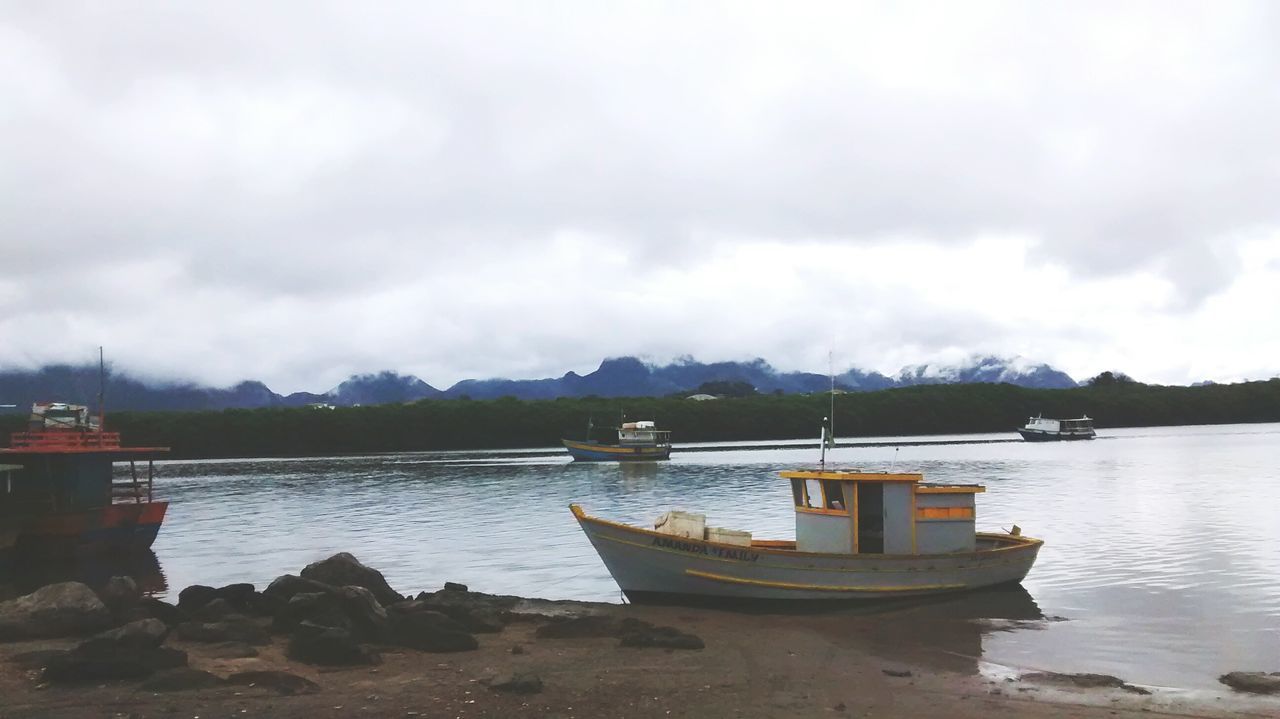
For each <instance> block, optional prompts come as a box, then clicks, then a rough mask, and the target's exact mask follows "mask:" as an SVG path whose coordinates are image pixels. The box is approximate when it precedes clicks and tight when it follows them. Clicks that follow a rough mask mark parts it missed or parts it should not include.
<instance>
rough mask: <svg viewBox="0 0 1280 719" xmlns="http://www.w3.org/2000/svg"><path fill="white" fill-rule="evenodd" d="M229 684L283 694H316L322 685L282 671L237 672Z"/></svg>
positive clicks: (230, 678) (229, 678)
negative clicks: (271, 690) (270, 690)
mask: <svg viewBox="0 0 1280 719" xmlns="http://www.w3.org/2000/svg"><path fill="white" fill-rule="evenodd" d="M226 681H227V683H228V684H235V685H237V686H246V687H263V688H265V689H273V690H275V691H277V692H279V693H281V694H315V693H316V692H318V691H320V685H319V684H316V683H315V682H313V681H311V680H310V679H307V678H305V677H300V676H298V675H297V674H290V673H288V672H280V671H253V672H237V673H235V674H232V675H231V676H229V677H227V680H226Z"/></svg>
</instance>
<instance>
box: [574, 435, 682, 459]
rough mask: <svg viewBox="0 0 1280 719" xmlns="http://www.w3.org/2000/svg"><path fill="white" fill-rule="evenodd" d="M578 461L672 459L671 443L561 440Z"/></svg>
mask: <svg viewBox="0 0 1280 719" xmlns="http://www.w3.org/2000/svg"><path fill="white" fill-rule="evenodd" d="M560 441H561V442H562V443H563V444H564V448H565V449H567V450H569V454H570V455H571V456H572V457H573V458H574V460H575V461H578V462H655V461H659V460H663V459H671V445H615V444H599V443H598V442H578V441H576V440H572V439H562V440H560Z"/></svg>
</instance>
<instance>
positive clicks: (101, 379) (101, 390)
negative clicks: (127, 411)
mask: <svg viewBox="0 0 1280 719" xmlns="http://www.w3.org/2000/svg"><path fill="white" fill-rule="evenodd" d="M106 397H107V364H106V361H105V360H104V359H103V355H102V345H98V431H99V432H101V431H102V430H104V429H106V416H107V407H106V404H107V400H106Z"/></svg>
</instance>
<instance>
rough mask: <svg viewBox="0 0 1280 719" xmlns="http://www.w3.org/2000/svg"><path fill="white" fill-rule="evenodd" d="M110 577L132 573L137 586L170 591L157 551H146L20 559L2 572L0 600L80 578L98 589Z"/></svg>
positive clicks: (150, 591)
mask: <svg viewBox="0 0 1280 719" xmlns="http://www.w3.org/2000/svg"><path fill="white" fill-rule="evenodd" d="M111 577H132V578H133V581H135V582H137V583H138V588H139V589H141V590H142V592H143V593H144V594H147V595H151V596H161V595H164V594H165V593H167V592H168V591H169V585H168V582H167V581H166V580H165V576H164V570H162V569H161V568H160V559H159V558H158V557H156V554H155V552H152V551H146V552H136V553H132V554H127V555H113V556H97V557H80V558H76V559H65V560H53V559H22V558H20V559H17V560H15V562H14V563H13V564H12V565H11V566H8V567H6V569H5V572H4V574H3V575H0V600H4V599H12V598H13V597H17V596H21V595H23V594H29V593H31V592H33V591H35V590H36V589H39V588H40V587H43V586H45V585H46V584H55V583H57V582H81V583H83V584H87V585H89V587H90V588H92V589H99V588H101V587H102V586H103V585H105V584H106V583H107V580H108V579H110V578H111Z"/></svg>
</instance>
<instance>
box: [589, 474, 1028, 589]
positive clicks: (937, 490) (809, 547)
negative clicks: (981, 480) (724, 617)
mask: <svg viewBox="0 0 1280 719" xmlns="http://www.w3.org/2000/svg"><path fill="white" fill-rule="evenodd" d="M781 476H782V477H784V478H786V479H788V480H790V482H791V495H792V498H793V503H794V505H795V507H794V508H795V520H796V539H795V541H789V540H762V539H754V538H752V536H751V534H749V533H748V532H742V531H734V530H726V529H720V528H716V527H706V526H705V517H704V516H703V515H699V514H689V513H684V512H668V513H667V514H664V515H663V516H662V517H661V518H660V519H659V521H658V522H657V523H656V524H655V528H654V529H647V528H642V527H636V526H631V525H627V524H620V523H617V522H611V521H608V520H605V519H600V518H597V517H592V516H590V515H588V514H587V513H586V512H585V511H583V509H582V508H581V507H580V506H578V505H577V504H573V505H570V509H571V510H572V511H573V514H574V516H575V517H576V518H577V520H578V523H579V525H580V526H581V527H582V531H583V532H585V533H586V535H587V538H588V539H590V540H591V543H592V545H594V546H595V548H596V551H597V552H599V554H600V558H601V559H602V560H603V561H604V564H605V566H606V567H607V568H608V570H609V573H610V574H612V575H613V578H614V580H615V581H617V583H618V586H619V587H621V588H622V591H623V592H624V593H625V594H626V596H627V597H628V598H629V599H630V600H631V601H635V602H644V601H651V602H689V601H702V602H706V601H707V600H711V601H712V602H713V603H719V602H724V601H727V600H749V601H757V600H764V601H773V600H784V601H787V602H792V601H801V602H816V601H824V600H825V601H830V600H866V599H885V598H889V597H908V596H920V595H931V594H941V593H946V592H956V591H962V590H967V589H977V588H979V587H989V586H995V585H1001V584H1010V583H1016V582H1019V581H1021V580H1022V578H1023V577H1024V576H1026V574H1027V572H1028V571H1030V569H1031V565H1032V564H1033V563H1034V562H1035V559H1036V553H1037V552H1039V550H1040V545H1041V544H1042V542H1041V540H1039V539H1032V538H1030V537H1024V536H1022V535H1021V530H1019V529H1018V528H1017V527H1014V528H1013V529H1012V530H1011V531H1010V532H1008V533H992V532H977V531H975V502H974V498H975V497H976V496H977V495H978V494H980V493H982V492H983V491H985V489H984V488H983V487H982V486H980V485H976V484H926V483H924V482H923V481H922V480H923V476H922V475H920V474H910V473H897V474H894V473H877V472H844V471H825V470H816V471H789V472H782V473H781Z"/></svg>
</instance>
